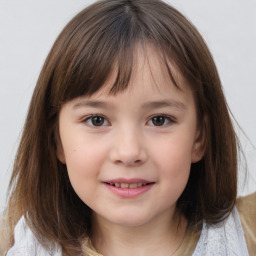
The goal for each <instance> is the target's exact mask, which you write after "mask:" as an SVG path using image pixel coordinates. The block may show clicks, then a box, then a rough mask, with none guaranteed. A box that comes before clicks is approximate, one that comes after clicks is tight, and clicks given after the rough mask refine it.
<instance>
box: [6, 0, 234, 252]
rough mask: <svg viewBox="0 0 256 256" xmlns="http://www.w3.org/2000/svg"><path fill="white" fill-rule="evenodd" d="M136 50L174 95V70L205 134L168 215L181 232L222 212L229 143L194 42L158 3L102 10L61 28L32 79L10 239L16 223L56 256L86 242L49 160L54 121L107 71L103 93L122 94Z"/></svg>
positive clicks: (69, 192) (230, 172)
mask: <svg viewBox="0 0 256 256" xmlns="http://www.w3.org/2000/svg"><path fill="white" fill-rule="evenodd" d="M138 44H140V45H142V46H145V45H148V44H150V45H152V46H153V47H154V48H155V49H156V50H157V51H158V52H159V55H161V59H162V61H163V63H164V64H165V65H166V67H167V69H168V71H169V75H170V79H171V80H172V81H174V83H175V85H176V86H177V87H179V84H178V82H176V81H175V78H174V76H173V72H172V69H171V67H170V65H168V63H169V61H171V62H172V63H175V65H176V66H177V67H178V69H179V71H180V73H181V74H182V75H183V76H184V78H185V79H186V80H187V81H188V83H189V85H190V87H191V89H192V91H193V93H194V97H195V101H196V106H197V112H198V117H199V122H200V125H201V126H202V127H203V129H204V132H205V134H206V136H205V137H206V141H205V145H206V151H205V154H204V157H203V159H202V160H200V161H199V162H198V163H195V164H192V165H191V173H190V177H189V181H188V184H187V186H186V188H185V190H184V192H183V193H182V195H181V197H180V198H179V200H178V202H177V207H178V208H179V209H180V211H181V212H182V213H183V214H184V215H185V216H186V218H187V219H188V221H189V223H190V225H196V224H198V223H200V222H201V221H202V220H203V219H205V220H206V221H207V222H208V223H210V224H211V223H216V222H219V221H221V220H222V219H224V218H225V217H226V216H227V215H228V214H229V213H230V212H231V210H232V208H233V206H234V204H235V201H236V193H237V145H236V135H235V132H234V129H233V126H232V122H231V119H230V115H229V111H228V107H227V103H226V101H225V97H224V95H223V92H222V86H221V82H220V79H219V76H218V72H217V69H216V66H215V64H214V61H213V59H212V56H211V53H210V52H209V50H208V48H207V46H206V44H205V42H204V40H203V39H202V37H201V35H200V34H199V32H198V31H197V29H196V28H195V27H194V26H193V25H192V24H191V23H190V22H189V21H188V20H187V19H186V18H185V17H184V16H183V15H182V14H181V13H179V12H178V11H177V10H176V9H174V8H173V7H171V6H169V5H167V4H166V3H164V2H162V1H159V0H136V1H135V0H134V1H133V0H102V1H99V2H96V3H94V4H93V5H91V6H89V7H87V8H86V9H84V10H83V11H82V12H80V13H79V14H78V15H77V16H75V17H74V18H73V19H72V20H71V21H70V22H69V23H68V24H67V26H66V27H65V28H64V29H63V31H62V32H61V34H60V35H59V37H58V38H57V40H56V42H55V43H54V45H53V47H52V49H51V51H50V53H49V55H48V57H47V59H46V61H45V64H44V66H43V68H42V71H41V73H40V76H39V79H38V82H37V85H36V87H35V90H34V93H33V97H32V100H31V103H30V106H29V110H28V115H27V119H26V122H25V126H24V130H23V135H22V138H21V142H20V146H19V149H18V152H17V155H16V159H15V164H14V169H13V173H12V177H11V181H10V198H9V204H8V211H7V212H8V219H9V226H10V229H11V231H13V228H14V226H15V224H16V223H17V221H18V219H19V218H21V216H24V217H25V218H26V221H27V223H28V225H29V226H30V228H31V229H32V231H33V232H34V234H35V235H36V236H37V238H38V239H39V241H40V242H41V243H42V244H43V245H44V246H45V247H48V248H49V244H57V245H60V246H61V247H62V249H63V253H64V254H66V255H79V254H81V253H82V249H81V248H82V246H81V244H82V241H83V239H84V238H85V237H88V236H90V234H91V225H90V223H91V220H90V216H91V210H90V209H89V207H88V206H86V205H85V204H84V203H83V202H82V201H81V200H80V199H79V198H78V196H77V195H76V193H75V192H74V190H73V188H72V186H71V184H70V181H69V178H68V175H67V170H66V166H65V165H63V164H61V163H60V162H59V161H58V159H57V157H56V146H57V143H58V140H59V134H58V115H59V111H60V109H61V107H62V105H63V104H64V103H65V102H68V101H69V100H71V99H74V98H76V97H79V96H81V95H87V96H90V95H92V94H93V93H95V92H97V91H98V90H99V89H100V88H101V87H102V86H103V84H104V82H105V81H106V80H107V78H108V77H109V75H110V74H111V72H112V71H113V69H114V68H115V69H116V68H117V71H118V72H117V75H116V80H115V82H114V83H113V86H112V88H111V91H110V93H114V94H115V93H118V92H119V91H122V90H125V89H126V88H127V87H128V86H129V81H130V77H131V75H132V70H133V66H134V61H135V59H136V58H134V54H135V52H136V51H135V48H136V46H137V45H138ZM49 242H52V243H49ZM49 249H50V248H49Z"/></svg>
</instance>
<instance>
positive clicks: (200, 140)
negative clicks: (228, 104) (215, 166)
mask: <svg viewBox="0 0 256 256" xmlns="http://www.w3.org/2000/svg"><path fill="white" fill-rule="evenodd" d="M206 145H207V143H206V125H205V118H204V119H203V120H202V123H201V125H200V127H198V129H197V131H196V135H195V141H194V145H193V149H192V157H191V162H192V163H196V162H198V161H200V160H201V159H202V158H203V156H204V153H205V150H206Z"/></svg>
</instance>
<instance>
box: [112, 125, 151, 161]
mask: <svg viewBox="0 0 256 256" xmlns="http://www.w3.org/2000/svg"><path fill="white" fill-rule="evenodd" d="M112 145H113V146H112V148H111V150H110V153H109V158H110V160H111V161H112V162H113V163H115V164H118V165H124V166H140V165H142V164H143V163H145V162H146V160H147V152H146V148H145V143H144V140H143V136H141V135H140V134H138V133H137V132H136V131H132V130H131V129H130V130H128V129H124V130H123V131H122V132H119V133H118V134H117V135H116V136H115V138H114V140H113V144H112Z"/></svg>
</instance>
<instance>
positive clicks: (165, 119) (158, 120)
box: [149, 115, 174, 126]
mask: <svg viewBox="0 0 256 256" xmlns="http://www.w3.org/2000/svg"><path fill="white" fill-rule="evenodd" d="M173 122H174V121H173V119H172V118H171V117H169V116H165V115H158V116H154V117H152V118H151V119H150V120H149V125H153V126H166V125H168V124H170V123H173Z"/></svg>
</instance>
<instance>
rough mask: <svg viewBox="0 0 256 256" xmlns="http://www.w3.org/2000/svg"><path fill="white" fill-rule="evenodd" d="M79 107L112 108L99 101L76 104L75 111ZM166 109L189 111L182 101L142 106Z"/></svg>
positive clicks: (163, 101) (109, 104) (162, 101)
mask: <svg viewBox="0 0 256 256" xmlns="http://www.w3.org/2000/svg"><path fill="white" fill-rule="evenodd" d="M79 107H93V108H104V109H109V108H111V107H112V104H111V103H107V102H104V101H97V100H83V101H80V102H78V103H76V104H75V105H74V106H73V109H76V108H79ZM164 107H170V108H175V109H177V110H183V111H184V110H186V109H187V107H186V105H185V104H184V103H182V102H180V101H176V100H160V101H151V102H146V103H144V104H143V105H142V108H146V109H155V108H164Z"/></svg>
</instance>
